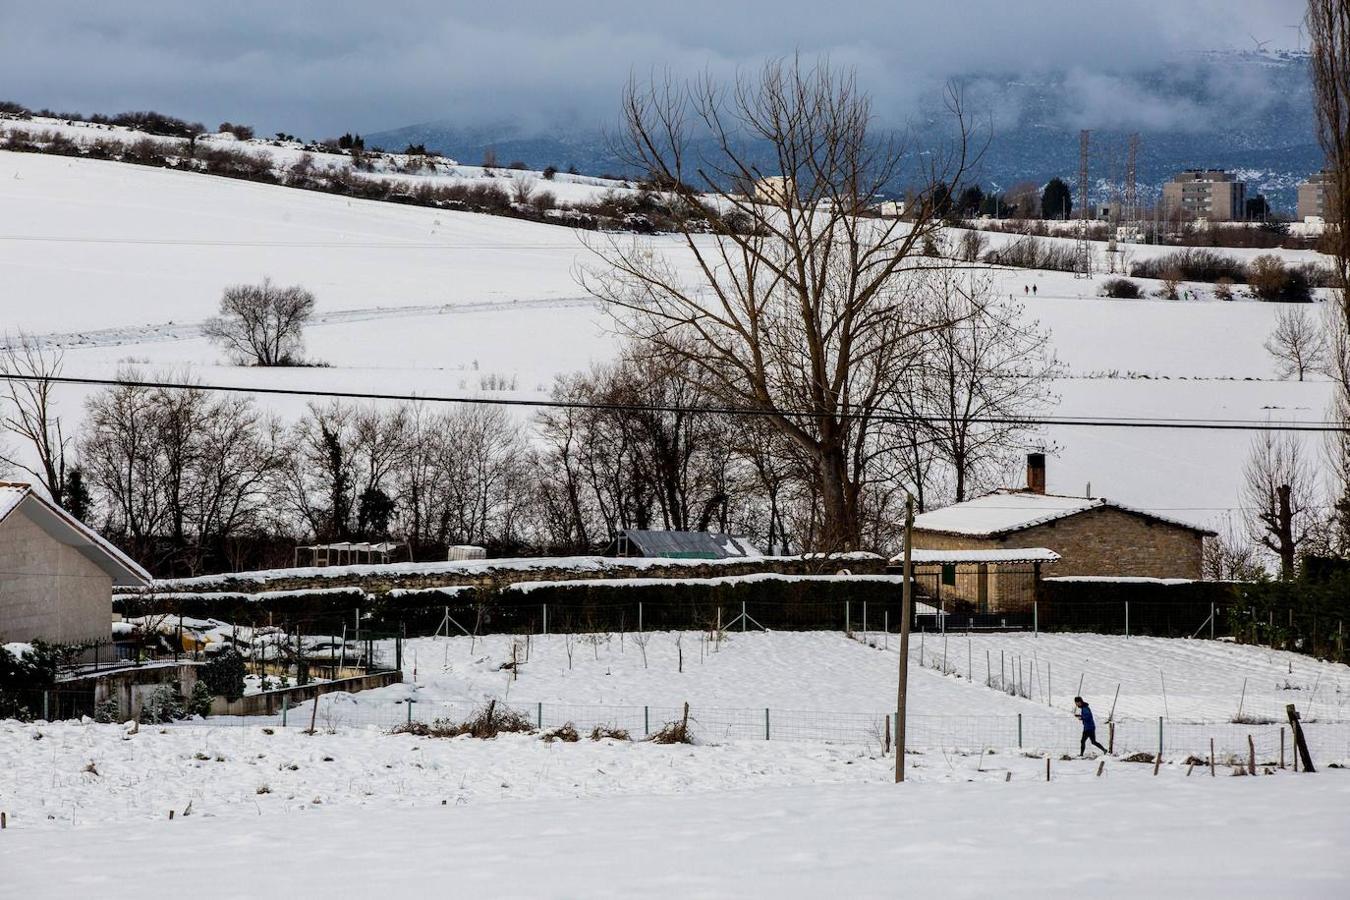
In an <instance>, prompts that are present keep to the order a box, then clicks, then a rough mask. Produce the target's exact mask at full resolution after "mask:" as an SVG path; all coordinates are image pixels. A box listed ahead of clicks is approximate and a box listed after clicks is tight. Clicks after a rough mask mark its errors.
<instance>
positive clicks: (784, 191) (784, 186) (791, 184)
mask: <svg viewBox="0 0 1350 900" xmlns="http://www.w3.org/2000/svg"><path fill="white" fill-rule="evenodd" d="M796 193H797V180H796V179H795V178H793V177H792V176H791V175H767V176H765V177H763V178H760V179H758V180H757V181H756V182H755V183H754V198H755V199H756V200H758V201H759V202H760V203H769V204H773V205H776V206H783V205H786V203H787V201H788V198H790V197H793V196H795V195H796Z"/></svg>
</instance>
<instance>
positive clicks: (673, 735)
mask: <svg viewBox="0 0 1350 900" xmlns="http://www.w3.org/2000/svg"><path fill="white" fill-rule="evenodd" d="M647 740H649V741H651V742H652V743H653V744H692V743H693V742H694V736H693V734H692V733H690V731H689V704H688V703H686V704H685V705H684V715H683V716H681V717H680V720H679V721H678V722H667V723H666V724H665V725H663V726H662V727H661V730H659V731H657V732H656V733H655V734H653V735H652V736H651V737H649V738H648V739H647Z"/></svg>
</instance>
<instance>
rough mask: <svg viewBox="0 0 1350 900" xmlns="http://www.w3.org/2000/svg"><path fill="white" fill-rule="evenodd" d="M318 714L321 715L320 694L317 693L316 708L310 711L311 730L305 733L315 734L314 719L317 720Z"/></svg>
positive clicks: (315, 698)
mask: <svg viewBox="0 0 1350 900" xmlns="http://www.w3.org/2000/svg"><path fill="white" fill-rule="evenodd" d="M318 715H319V695H318V694H315V695H314V708H313V709H312V710H310V712H309V731H306V732H305V734H313V733H314V720H315V719H316V718H318Z"/></svg>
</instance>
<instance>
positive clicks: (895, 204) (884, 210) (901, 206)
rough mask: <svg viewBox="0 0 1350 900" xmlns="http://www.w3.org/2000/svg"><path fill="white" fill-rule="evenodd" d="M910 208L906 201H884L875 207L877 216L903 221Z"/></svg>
mask: <svg viewBox="0 0 1350 900" xmlns="http://www.w3.org/2000/svg"><path fill="white" fill-rule="evenodd" d="M907 208H908V207H907V206H906V204H905V201H904V200H883V201H881V202H880V203H878V204H877V205H876V207H875V209H876V211H877V215H880V216H887V217H890V218H895V219H903V218H904V217H905V210H906V209H907Z"/></svg>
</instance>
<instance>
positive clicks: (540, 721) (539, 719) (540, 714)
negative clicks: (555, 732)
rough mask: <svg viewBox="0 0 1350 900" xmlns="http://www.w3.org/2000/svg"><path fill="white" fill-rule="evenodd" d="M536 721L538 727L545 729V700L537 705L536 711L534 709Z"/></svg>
mask: <svg viewBox="0 0 1350 900" xmlns="http://www.w3.org/2000/svg"><path fill="white" fill-rule="evenodd" d="M534 720H535V723H536V724H537V725H538V727H540V728H543V727H544V701H543V700H540V701H539V702H538V703H536V704H535V709H534Z"/></svg>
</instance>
